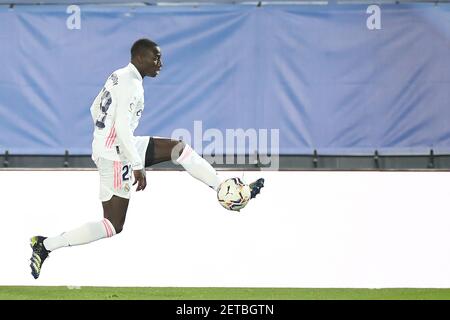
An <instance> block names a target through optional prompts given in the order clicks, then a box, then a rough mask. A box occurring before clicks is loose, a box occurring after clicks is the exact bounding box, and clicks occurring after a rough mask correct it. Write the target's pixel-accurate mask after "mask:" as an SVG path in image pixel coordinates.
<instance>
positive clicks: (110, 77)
mask: <svg viewBox="0 0 450 320" xmlns="http://www.w3.org/2000/svg"><path fill="white" fill-rule="evenodd" d="M109 80H111V81H112V83H113V86H115V85H117V84H118V83H119V77H118V76H117V74H115V73H113V74H112V75H110V76H109Z"/></svg>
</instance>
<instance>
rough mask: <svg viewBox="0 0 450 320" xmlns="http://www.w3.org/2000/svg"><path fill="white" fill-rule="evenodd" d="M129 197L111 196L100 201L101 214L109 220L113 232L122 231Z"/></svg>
mask: <svg viewBox="0 0 450 320" xmlns="http://www.w3.org/2000/svg"><path fill="white" fill-rule="evenodd" d="M129 202H130V199H126V198H121V197H118V196H113V197H112V198H111V200H109V201H105V202H102V205H103V216H104V218H105V220H107V221H110V222H111V224H112V226H113V230H111V231H112V232H114V234H117V233H120V232H122V229H123V225H124V224H125V217H126V215H127V210H128V203H129Z"/></svg>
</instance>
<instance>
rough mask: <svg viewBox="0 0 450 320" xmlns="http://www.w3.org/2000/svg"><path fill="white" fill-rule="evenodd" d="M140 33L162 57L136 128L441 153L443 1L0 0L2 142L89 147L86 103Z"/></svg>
mask: <svg viewBox="0 0 450 320" xmlns="http://www.w3.org/2000/svg"><path fill="white" fill-rule="evenodd" d="M140 37H149V38H151V39H153V40H155V41H156V42H158V43H159V44H160V46H161V49H162V52H163V60H164V67H163V70H162V72H161V75H160V76H159V77H158V78H156V79H145V81H144V87H145V91H146V104H145V105H146V109H145V110H144V113H143V117H142V119H141V123H140V127H139V128H138V130H137V131H136V134H139V135H159V136H171V135H172V134H173V133H174V132H177V133H179V132H180V130H179V129H182V128H184V129H186V130H188V131H190V133H191V135H192V137H191V138H192V140H196V139H197V138H199V137H200V139H202V140H203V147H205V146H207V145H208V144H211V141H213V138H212V137H215V138H216V139H218V137H220V134H223V136H224V137H225V136H226V129H238V128H242V129H244V130H247V133H248V136H249V137H250V136H251V132H256V133H257V134H258V137H257V138H258V139H259V141H258V145H256V146H246V147H245V148H240V147H237V148H233V147H230V146H229V144H227V143H218V144H215V145H214V148H215V150H214V151H215V152H216V153H222V152H227V153H233V152H238V153H241V152H253V149H254V148H260V147H261V141H262V140H267V141H269V144H270V143H271V144H272V147H276V146H275V145H276V144H277V135H276V134H275V132H274V131H270V129H279V151H280V153H282V154H311V153H312V151H313V150H314V149H317V151H318V152H319V154H347V155H348V154H354V155H360V154H372V153H373V151H374V150H375V149H377V150H379V151H380V153H381V154H419V153H428V152H429V149H430V148H433V149H434V150H435V153H436V154H438V153H447V154H450V5H446V4H439V5H433V4H422V5H419V4H400V5H381V6H368V5H310V6H308V5H299V6H288V5H278V6H262V7H255V6H249V5H229V6H227V5H223V6H222V5H219V6H199V7H188V6H179V7H159V6H149V7H134V8H133V7H123V6H109V7H105V6H93V5H91V6H90V5H82V6H79V7H78V6H70V7H68V6H65V5H60V6H15V7H13V8H9V7H8V6H2V7H0V61H1V65H2V68H1V70H2V71H1V73H0V128H1V135H0V152H4V151H5V150H9V152H10V153H15V154H61V153H63V152H64V150H66V149H67V150H69V151H70V153H71V154H89V153H90V152H91V149H90V144H91V136H92V130H93V123H92V120H91V118H90V113H89V107H90V105H91V102H92V100H93V99H94V98H95V96H96V94H97V92H98V91H99V90H100V89H101V88H102V85H103V83H104V81H105V79H106V78H107V77H108V76H109V74H110V73H111V72H112V71H113V70H115V69H117V68H120V67H122V66H124V65H126V64H127V63H128V61H129V48H130V45H131V44H132V43H133V41H134V40H136V39H138V38H140ZM195 121H201V122H195ZM194 122H195V123H194ZM200 127H201V128H200ZM177 129H178V131H176V130H177ZM259 129H268V131H267V135H266V136H264V134H263V133H262V130H260V131H258V130H259ZM208 130H209V131H208ZM252 130H253V131H252ZM194 131H195V132H194ZM249 139H251V138H249ZM197 140H198V139H197ZM194 143H195V141H194ZM263 144H264V141H263ZM198 146H199V144H198V143H197V144H196V146H195V147H196V149H198ZM210 149H211V146H210ZM273 150H275V149H274V148H273ZM199 151H202V150H199Z"/></svg>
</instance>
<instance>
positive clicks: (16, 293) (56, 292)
mask: <svg viewBox="0 0 450 320" xmlns="http://www.w3.org/2000/svg"><path fill="white" fill-rule="evenodd" d="M0 300H450V289H304V288H301V289H300V288H159V287H154V288H153V287H151V288H148V287H136V288H131V287H81V288H70V287H65V286H61V287H53V286H52V287H44V286H36V287H35V286H30V287H27V286H0Z"/></svg>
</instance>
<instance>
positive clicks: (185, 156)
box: [145, 137, 222, 190]
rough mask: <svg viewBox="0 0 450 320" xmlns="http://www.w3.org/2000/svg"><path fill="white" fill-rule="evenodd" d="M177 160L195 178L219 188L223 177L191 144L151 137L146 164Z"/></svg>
mask: <svg viewBox="0 0 450 320" xmlns="http://www.w3.org/2000/svg"><path fill="white" fill-rule="evenodd" d="M169 160H175V161H176V162H177V163H179V164H180V165H182V166H183V168H184V169H185V170H186V171H187V172H188V173H189V174H190V175H191V176H193V177H194V178H196V179H198V180H200V181H202V182H203V183H205V184H206V185H208V186H209V187H211V188H213V189H214V190H217V188H218V187H219V185H220V183H221V182H222V179H220V177H219V176H218V175H217V172H216V170H215V169H214V168H213V167H212V166H211V164H210V163H209V162H208V161H206V160H205V159H203V158H202V157H200V155H198V154H197V152H195V150H194V149H192V148H191V147H190V146H189V145H187V144H185V143H184V142H182V141H178V140H172V139H167V138H156V137H150V139H149V143H148V146H147V151H146V155H145V166H146V167H149V166H152V165H154V164H157V163H160V162H164V161H169Z"/></svg>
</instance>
